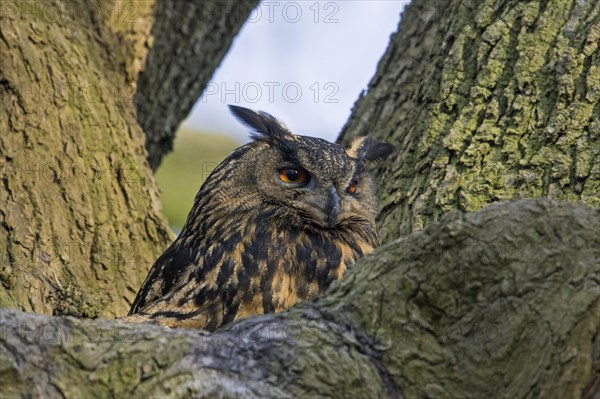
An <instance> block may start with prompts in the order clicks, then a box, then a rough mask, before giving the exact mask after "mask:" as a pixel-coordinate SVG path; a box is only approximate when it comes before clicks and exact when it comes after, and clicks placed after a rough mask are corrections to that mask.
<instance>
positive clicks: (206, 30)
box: [135, 0, 258, 169]
mask: <svg viewBox="0 0 600 399" xmlns="http://www.w3.org/2000/svg"><path fill="white" fill-rule="evenodd" d="M257 3H258V0H243V1H238V0H219V1H191V2H188V1H162V2H159V3H158V8H157V12H156V17H155V23H154V25H153V27H152V37H153V44H152V51H151V52H150V54H149V55H148V59H147V62H146V65H145V68H144V71H143V72H142V74H141V76H140V79H139V82H138V90H137V93H136V95H135V104H136V108H137V112H138V120H139V122H140V124H141V126H142V128H143V129H144V131H145V132H146V148H147V150H148V160H149V162H150V166H151V167H152V169H156V168H157V167H158V165H159V164H160V161H161V159H162V157H163V156H164V155H166V154H167V153H168V152H169V151H171V149H172V148H173V139H174V137H175V129H176V128H177V126H178V125H179V122H181V121H182V120H183V118H185V117H186V116H187V115H188V113H189V112H190V110H191V109H192V106H193V105H194V103H195V102H196V100H197V99H198V97H200V94H201V93H202V91H203V90H204V88H205V87H206V84H207V83H208V81H209V79H210V77H211V76H212V74H213V71H214V70H215V69H216V68H217V67H218V66H219V64H220V62H221V60H222V59H223V57H224V56H225V53H226V52H227V50H228V49H229V46H230V45H231V43H232V41H233V38H234V37H235V35H236V34H237V32H238V31H239V29H240V28H241V27H242V24H243V23H244V21H245V20H246V18H247V17H248V15H249V14H250V11H251V10H252V9H253V7H254V6H255V5H256V4H257Z"/></svg>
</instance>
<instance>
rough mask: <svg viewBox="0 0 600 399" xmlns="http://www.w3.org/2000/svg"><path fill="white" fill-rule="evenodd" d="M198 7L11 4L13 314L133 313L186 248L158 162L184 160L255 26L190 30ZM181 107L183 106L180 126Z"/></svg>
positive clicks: (0, 83) (4, 19)
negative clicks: (211, 83)
mask: <svg viewBox="0 0 600 399" xmlns="http://www.w3.org/2000/svg"><path fill="white" fill-rule="evenodd" d="M185 4H188V3H187V2H170V1H159V2H158V3H155V2H154V1H139V2H130V1H127V2H125V1H112V2H108V1H107V2H104V1H103V2H87V1H83V0H82V1H76V2H67V3H64V2H45V1H44V2H29V1H23V2H16V3H14V2H9V3H4V2H3V3H2V5H1V8H2V10H1V11H2V12H1V14H0V15H1V19H0V52H1V53H2V56H1V57H0V98H1V100H2V102H1V103H2V106H1V107H0V131H1V132H2V134H1V135H0V156H1V158H0V163H1V164H0V166H1V170H2V174H1V175H0V179H1V183H2V188H1V189H0V204H2V206H1V209H0V246H1V247H2V248H1V250H0V306H3V307H14V308H18V309H21V310H26V311H33V312H37V313H47V314H71V315H75V316H84V317H97V316H104V317H114V316H119V315H123V314H125V313H126V312H127V311H128V309H129V306H130V304H131V301H132V300H133V298H134V296H135V294H136V292H137V290H138V288H139V286H140V284H141V282H142V281H143V279H144V278H145V276H146V274H147V272H148V269H149V267H150V266H151V265H152V263H153V262H154V260H155V259H156V258H157V257H158V256H159V255H160V253H161V252H162V251H163V250H164V248H165V247H166V246H167V245H168V243H169V242H170V240H171V239H172V237H171V233H170V231H169V229H168V226H167V224H166V221H165V219H164V217H163V215H162V214H161V212H160V203H159V199H158V195H157V189H156V185H155V182H154V178H153V176H152V171H151V169H150V168H149V167H148V160H147V158H148V156H149V159H150V163H151V164H153V165H157V163H158V161H159V160H160V157H161V156H162V155H163V154H164V153H165V151H166V149H167V148H170V144H168V142H170V140H172V136H173V129H174V128H175V126H176V125H177V123H178V122H179V121H180V120H181V119H182V118H183V116H184V113H183V112H184V111H185V110H189V108H190V107H191V103H192V101H193V99H194V98H196V97H197V96H198V95H199V93H200V90H201V88H202V87H203V86H204V84H206V82H207V81H208V79H209V77H210V75H211V74H212V72H213V71H214V69H215V68H216V67H217V65H218V64H219V62H220V60H221V58H222V57H223V55H224V54H225V52H226V51H227V48H228V47H229V45H230V43H231V41H232V38H233V36H234V35H235V33H236V32H237V31H238V29H239V27H240V26H241V25H242V23H243V21H244V19H245V18H246V16H247V14H248V13H249V12H250V8H248V7H245V8H242V7H241V6H238V5H235V6H234V5H232V4H233V3H232V2H222V4H223V5H224V7H220V5H221V3H219V2H211V3H210V4H205V3H202V4H203V6H202V7H199V6H190V7H189V9H188V10H187V14H186V18H183V17H181V14H182V13H184V12H185V11H186V10H185V9H184V5H185ZM235 4H237V3H235ZM206 10H209V11H210V12H211V13H210V15H208V14H205V12H206ZM240 10H241V11H243V12H245V13H246V15H240ZM177 18H181V19H180V20H179V23H175V22H174V19H177ZM192 21H193V22H192ZM223 21H225V22H223ZM222 22H223V23H222ZM174 27H177V28H178V29H174ZM165 41H167V42H168V46H169V47H168V50H169V51H170V53H167V50H166V43H165ZM192 53H193V54H192ZM166 54H170V56H166ZM199 56H205V57H206V58H204V61H203V62H195V58H194V57H196V58H198V57H199ZM159 60H160V61H162V63H163V64H162V65H158V64H159ZM182 63H183V64H187V66H186V67H182ZM192 69H193V72H192ZM174 71H182V74H181V75H179V76H180V77H181V82H182V84H183V86H182V85H178V84H175V83H174V82H173V80H174V76H173V75H174ZM149 74H152V77H148V75H149ZM185 74H189V75H185ZM140 75H141V76H142V77H141V78H140ZM190 79H193V80H195V83H194V84H193V85H191V87H190V89H189V91H187V92H186V93H183V92H182V90H187V89H188V88H187V87H185V85H187V82H189V81H190ZM157 80H160V81H161V85H160V86H159V85H158V84H157ZM136 84H137V86H138V89H139V90H138V92H136V91H135V87H136ZM168 97H170V98H177V99H178V101H172V103H173V104H175V103H176V104H177V108H176V112H175V111H173V109H174V108H172V107H167V106H166V105H165V101H166V98H168ZM136 106H137V108H138V110H139V112H138V113H137V119H139V121H140V122H141V124H142V126H145V127H148V126H149V124H156V126H157V129H158V130H156V129H150V130H147V134H148V136H147V142H148V143H150V144H149V148H150V154H148V153H147V152H146V150H145V149H144V142H145V141H146V137H145V135H144V132H143V131H142V129H141V128H140V123H138V120H137V119H136V110H135V107H136ZM165 109H166V110H168V112H170V114H168V115H167V114H164V113H162V112H160V111H161V110H165ZM151 115H153V116H152V117H151ZM159 136H160V139H159V140H158V141H157V139H156V137H159ZM157 142H160V143H161V145H162V147H161V146H157Z"/></svg>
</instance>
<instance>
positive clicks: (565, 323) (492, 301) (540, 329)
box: [0, 199, 600, 399]
mask: <svg viewBox="0 0 600 399" xmlns="http://www.w3.org/2000/svg"><path fill="white" fill-rule="evenodd" d="M598 231H600V211H599V210H597V209H592V208H589V207H587V206H585V205H576V204H568V203H559V202H554V201H552V200H548V199H538V200H519V201H514V202H507V203H499V204H494V205H491V206H488V207H486V208H484V209H483V210H481V211H479V212H477V213H474V214H462V213H460V212H453V213H450V214H448V215H446V216H444V217H443V218H442V219H441V220H440V221H439V222H435V223H432V224H430V225H429V227H427V228H426V229H425V230H424V231H421V232H417V233H414V234H412V235H410V236H407V237H405V238H403V239H399V240H395V241H393V242H391V243H389V244H387V245H385V246H383V247H380V248H379V249H378V250H376V252H375V253H374V254H373V255H370V256H367V257H366V258H364V259H363V260H361V261H360V262H359V263H357V264H356V265H355V267H354V268H353V269H352V270H351V271H350V272H349V273H348V275H347V278H345V279H343V280H342V281H341V283H339V284H336V285H335V286H334V287H333V289H332V290H331V291H330V292H329V294H328V295H327V296H325V297H322V298H320V299H319V300H317V301H315V302H312V303H304V304H302V305H300V306H297V307H295V308H292V309H291V310H289V311H287V312H284V313H280V314H271V315H266V316H261V317H256V318H250V319H245V320H242V321H241V322H239V323H236V324H233V325H231V326H229V327H228V328H226V329H225V330H222V331H221V332H217V333H214V334H207V333H203V332H200V331H193V330H170V329H165V328H162V327H157V326H152V325H148V324H138V325H132V324H126V323H119V322H110V321H91V320H77V319H74V318H68V317H67V318H64V317H62V318H49V317H46V316H39V315H33V314H24V313H19V312H14V311H9V310H2V312H1V313H0V356H1V357H2V366H1V369H0V376H1V377H2V381H3V383H2V385H1V386H0V393H1V394H2V396H3V397H13V396H21V397H28V396H42V397H48V398H51V397H73V398H79V397H90V396H93V397H135V398H138V397H139V398H142V397H150V396H152V397H156V396H169V397H210V398H213V397H227V398H230V397H244V398H248V397H257V398H264V397H277V398H284V397H290V398H291V397H335V398H349V397H359V398H376V397H395V398H401V397H407V398H416V397H428V398H511V399H512V398H531V397H540V398H560V399H563V398H578V397H590V398H591V397H593V396H592V395H594V391H593V387H594V386H595V387H597V386H598V383H599V378H600V377H599V374H598V367H599V366H600V351H599V341H600V336H599V331H600V325H599V319H598V314H599V312H600V297H599V289H600V281H599V280H598V273H600V262H599V261H600V236H599V235H598ZM596 392H597V391H596Z"/></svg>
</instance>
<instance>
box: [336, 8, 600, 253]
mask: <svg viewBox="0 0 600 399" xmlns="http://www.w3.org/2000/svg"><path fill="white" fill-rule="evenodd" d="M598 43H600V2H598V1H591V0H587V1H576V0H549V1H526V2H525V1H520V0H508V1H503V2H497V1H495V0H482V1H468V0H465V1H449V2H445V1H443V2H441V1H435V0H425V1H414V2H413V3H412V4H411V5H410V6H409V7H408V8H407V9H406V11H405V12H404V14H403V17H402V23H401V24H400V26H399V30H398V32H397V33H396V34H395V35H393V36H392V38H391V42H390V45H389V47H388V49H387V52H386V54H385V55H384V56H383V58H382V60H381V61H380V63H379V66H378V69H377V73H376V74H375V76H374V77H373V79H372V80H371V82H370V84H369V88H368V92H367V95H366V96H364V97H361V98H360V99H359V101H358V102H357V103H356V105H355V108H354V110H353V112H352V116H351V118H350V119H349V121H348V123H347V124H346V126H345V127H344V129H343V131H342V135H341V139H342V140H343V141H347V140H349V139H350V138H351V137H354V136H357V135H366V134H369V135H374V136H378V137H380V138H383V139H386V140H388V141H390V142H393V143H396V144H397V145H398V146H399V151H398V152H397V158H396V160H395V162H388V163H383V164H382V165H381V167H380V168H381V169H380V171H379V173H378V176H379V183H380V187H382V189H381V191H382V207H383V209H382V212H381V215H380V221H381V226H382V228H381V236H382V238H383V240H384V241H389V240H392V239H394V238H396V237H399V236H401V235H404V234H408V233H411V232H413V231H416V230H419V229H422V228H423V227H424V226H426V225H427V224H428V223H429V222H431V221H432V220H436V219H438V218H439V217H440V216H441V215H443V214H445V213H447V212H449V211H451V210H455V209H457V210H462V211H466V212H473V211H476V210H478V209H480V208H481V207H482V206H484V205H485V204H488V203H492V202H495V201H502V200H507V199H510V198H528V197H533V198H535V197H551V198H555V199H559V200H566V201H583V202H584V203H587V204H589V205H591V206H594V207H598V206H600V163H599V162H597V160H598V159H599V157H600V133H599V132H600V52H599V50H598Z"/></svg>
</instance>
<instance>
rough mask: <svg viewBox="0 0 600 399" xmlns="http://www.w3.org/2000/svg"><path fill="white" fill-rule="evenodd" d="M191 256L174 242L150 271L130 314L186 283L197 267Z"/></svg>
mask: <svg viewBox="0 0 600 399" xmlns="http://www.w3.org/2000/svg"><path fill="white" fill-rule="evenodd" d="M190 255H191V254H190V253H189V251H186V250H182V249H180V245H179V242H178V241H177V240H176V241H175V242H173V244H172V245H171V246H170V247H169V248H167V250H166V251H165V252H163V254H162V255H161V256H160V257H159V258H158V259H157V260H156V262H155V263H154V265H153V266H152V268H151V269H150V272H149V273H148V276H147V277H146V280H144V283H143V284H142V287H141V288H140V290H139V291H138V293H137V296H136V297H135V300H134V301H133V305H131V309H130V310H129V313H128V314H129V315H132V314H135V313H138V312H139V311H140V309H142V308H143V307H144V306H146V305H148V304H151V303H153V302H156V301H158V300H160V299H161V298H162V297H164V296H165V295H167V294H169V292H171V291H172V290H173V289H174V288H175V287H177V286H178V285H180V284H181V283H182V282H185V281H186V280H187V277H188V276H189V274H190V273H191V272H192V271H193V270H194V268H195V267H197V266H196V265H194V264H193V262H192V260H191V259H190Z"/></svg>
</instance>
